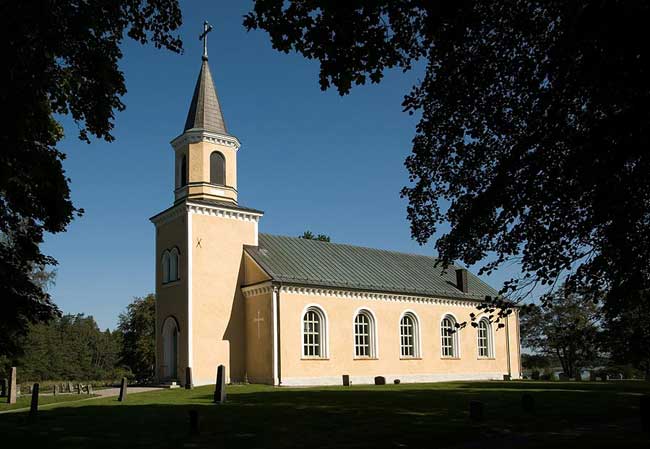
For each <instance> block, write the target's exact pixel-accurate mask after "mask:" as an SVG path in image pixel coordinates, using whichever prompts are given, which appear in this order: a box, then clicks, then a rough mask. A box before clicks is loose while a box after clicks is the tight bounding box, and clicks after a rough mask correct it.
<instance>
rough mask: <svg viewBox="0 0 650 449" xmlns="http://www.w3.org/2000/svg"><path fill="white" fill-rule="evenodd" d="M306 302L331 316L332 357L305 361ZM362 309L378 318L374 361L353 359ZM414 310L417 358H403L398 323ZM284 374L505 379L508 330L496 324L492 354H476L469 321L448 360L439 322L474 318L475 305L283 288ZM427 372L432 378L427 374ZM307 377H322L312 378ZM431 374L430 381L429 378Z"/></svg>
mask: <svg viewBox="0 0 650 449" xmlns="http://www.w3.org/2000/svg"><path fill="white" fill-rule="evenodd" d="M308 305H319V306H320V307H321V308H322V309H323V310H324V311H325V313H326V315H327V317H328V340H329V344H328V347H329V351H328V352H329V357H328V358H327V359H317V360H313V359H303V358H302V339H301V326H302V315H303V311H304V310H305V308H306V307H307V306H308ZM359 308H366V309H368V310H370V311H371V312H373V314H374V316H375V319H376V329H377V338H378V357H377V358H376V359H374V360H368V359H355V358H354V339H353V319H354V316H355V314H356V311H357V310H358V309H359ZM406 310H411V311H413V312H415V314H416V315H417V316H418V317H419V328H420V348H421V349H420V354H421V358H419V359H401V358H400V347H399V343H400V338H399V321H400V317H401V315H402V313H403V312H405V311H406ZM279 311H280V320H281V331H280V336H279V338H280V348H279V349H280V360H281V368H280V378H281V383H283V384H301V383H305V384H309V383H339V382H340V378H341V375H342V374H349V375H350V376H353V378H354V376H358V377H365V378H367V379H368V378H370V377H374V376H379V375H382V376H386V377H387V379H388V380H389V381H391V380H392V379H393V378H395V377H397V378H399V377H400V376H404V377H403V378H402V379H401V380H402V381H427V380H445V379H455V378H457V379H470V378H503V375H504V374H507V373H508V361H507V357H506V331H505V329H497V326H496V325H495V324H493V326H492V331H493V339H494V358H492V359H481V358H479V357H478V349H477V331H476V329H475V328H473V327H471V326H470V325H469V324H468V326H467V327H465V328H464V329H461V330H460V331H459V342H460V357H459V358H458V359H445V358H443V357H442V355H441V349H440V346H441V344H440V321H441V319H442V317H443V316H444V315H445V314H447V313H452V314H453V315H454V316H455V317H456V319H457V320H458V321H459V322H463V321H467V322H469V321H470V316H469V314H470V313H471V312H475V313H477V310H476V309H475V308H473V307H462V306H451V305H449V306H447V305H433V304H426V303H416V302H401V301H390V302H389V301H381V300H361V299H347V298H334V297H327V296H311V295H301V294H294V293H288V292H284V291H283V292H281V294H280V298H279ZM517 328H518V324H517V321H516V317H515V316H511V317H510V319H509V332H510V347H511V351H510V352H511V372H512V374H513V377H518V375H519V369H518V366H519V361H518V359H519V354H518V341H517V338H518V332H517V331H518V329H517ZM427 376H428V377H427ZM309 378H312V379H320V381H316V382H310V381H309ZM429 378H431V379H429Z"/></svg>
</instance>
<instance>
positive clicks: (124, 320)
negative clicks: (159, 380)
mask: <svg viewBox="0 0 650 449" xmlns="http://www.w3.org/2000/svg"><path fill="white" fill-rule="evenodd" d="M155 326H156V298H155V296H154V295H153V294H151V293H150V294H148V295H147V296H144V297H141V298H138V297H136V298H133V302H132V303H131V304H129V305H128V306H127V308H126V312H124V313H122V314H120V319H119V324H118V326H117V328H118V330H119V331H120V333H121V335H122V349H121V352H120V360H121V362H122V363H123V364H124V365H126V366H128V367H129V368H130V369H131V372H132V373H133V375H134V376H135V378H136V379H137V380H140V381H146V380H150V379H152V378H153V377H154V375H155V371H154V368H155V357H156V356H155V354H156V349H155V345H156V333H155Z"/></svg>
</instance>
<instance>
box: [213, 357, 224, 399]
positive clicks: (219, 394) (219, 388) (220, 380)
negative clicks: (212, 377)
mask: <svg viewBox="0 0 650 449" xmlns="http://www.w3.org/2000/svg"><path fill="white" fill-rule="evenodd" d="M214 402H215V403H216V404H223V403H224V402H226V367H225V366H223V365H219V366H218V367H217V384H216V385H215V386H214Z"/></svg>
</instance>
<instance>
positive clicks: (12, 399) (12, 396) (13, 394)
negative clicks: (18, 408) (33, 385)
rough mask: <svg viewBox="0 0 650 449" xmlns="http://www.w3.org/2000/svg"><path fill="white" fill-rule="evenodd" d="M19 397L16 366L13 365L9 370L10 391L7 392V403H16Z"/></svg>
mask: <svg viewBox="0 0 650 449" xmlns="http://www.w3.org/2000/svg"><path fill="white" fill-rule="evenodd" d="M17 398H18V390H17V389H16V367H15V366H12V367H11V370H10V371H9V392H8V393H7V404H15V403H16V399H17Z"/></svg>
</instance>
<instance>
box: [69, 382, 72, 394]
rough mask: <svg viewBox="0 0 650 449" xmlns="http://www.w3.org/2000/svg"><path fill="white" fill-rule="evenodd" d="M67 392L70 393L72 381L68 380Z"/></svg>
mask: <svg viewBox="0 0 650 449" xmlns="http://www.w3.org/2000/svg"><path fill="white" fill-rule="evenodd" d="M68 393H72V382H68Z"/></svg>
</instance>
